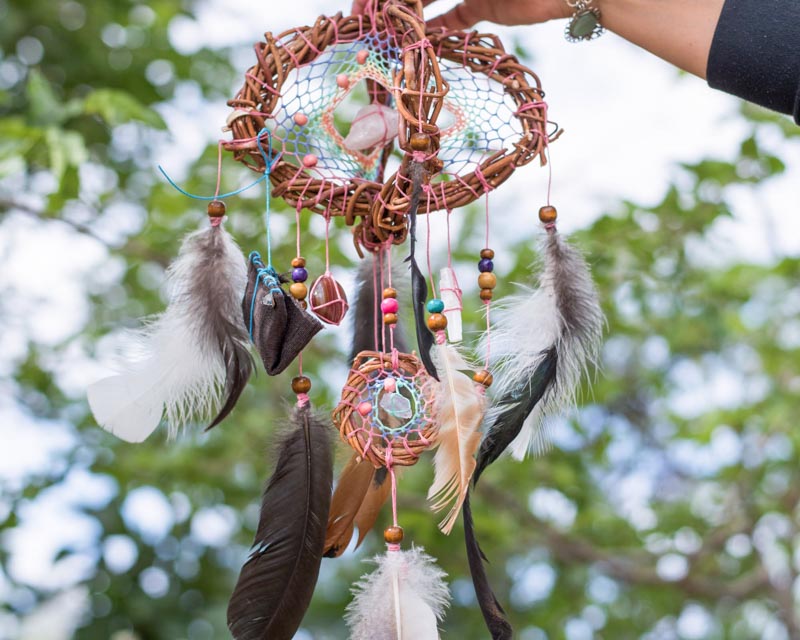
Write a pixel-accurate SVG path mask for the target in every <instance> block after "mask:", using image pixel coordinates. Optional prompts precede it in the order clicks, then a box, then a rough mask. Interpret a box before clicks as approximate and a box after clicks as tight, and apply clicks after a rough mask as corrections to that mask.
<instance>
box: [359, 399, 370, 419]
mask: <svg viewBox="0 0 800 640" xmlns="http://www.w3.org/2000/svg"><path fill="white" fill-rule="evenodd" d="M358 413H359V414H360V415H362V416H363V417H365V418H366V417H367V416H368V415H369V414H370V413H372V403H371V402H362V403H361V404H360V405H358Z"/></svg>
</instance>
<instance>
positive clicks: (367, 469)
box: [324, 454, 375, 558]
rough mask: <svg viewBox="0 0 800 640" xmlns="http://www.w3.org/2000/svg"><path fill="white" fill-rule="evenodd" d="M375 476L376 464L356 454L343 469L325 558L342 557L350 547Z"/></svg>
mask: <svg viewBox="0 0 800 640" xmlns="http://www.w3.org/2000/svg"><path fill="white" fill-rule="evenodd" d="M374 475H375V467H373V466H372V463H371V462H369V461H367V460H363V459H361V458H360V457H359V456H358V455H357V454H353V457H352V458H350V461H349V462H348V463H347V465H346V466H345V468H344V469H343V470H342V474H341V475H340V476H339V481H338V482H337V483H336V491H334V492H333V498H332V499H331V511H330V515H329V516H328V529H327V532H326V534H325V552H324V553H325V557H327V558H338V557H339V556H340V555H342V554H343V553H344V551H345V549H347V545H349V544H350V540H351V539H352V537H353V531H354V529H355V519H356V516H357V515H358V512H359V510H360V509H361V505H362V503H363V502H364V496H366V495H367V492H368V491H369V488H370V485H371V484H372V478H373V476H374Z"/></svg>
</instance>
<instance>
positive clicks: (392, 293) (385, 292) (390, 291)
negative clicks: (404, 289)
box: [383, 287, 397, 300]
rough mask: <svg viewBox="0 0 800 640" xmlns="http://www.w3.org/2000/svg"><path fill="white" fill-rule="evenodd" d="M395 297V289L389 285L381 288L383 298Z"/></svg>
mask: <svg viewBox="0 0 800 640" xmlns="http://www.w3.org/2000/svg"><path fill="white" fill-rule="evenodd" d="M396 297H397V289H392V288H391V287H386V288H385V289H384V290H383V299H384V300H386V298H396Z"/></svg>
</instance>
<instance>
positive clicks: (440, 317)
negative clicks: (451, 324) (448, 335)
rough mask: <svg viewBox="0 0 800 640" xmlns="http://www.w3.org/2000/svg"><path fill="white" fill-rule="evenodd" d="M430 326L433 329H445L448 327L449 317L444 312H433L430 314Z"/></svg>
mask: <svg viewBox="0 0 800 640" xmlns="http://www.w3.org/2000/svg"><path fill="white" fill-rule="evenodd" d="M428 328H429V329H430V330H431V331H444V330H445V329H446V328H447V318H446V317H445V316H444V314H442V313H432V314H431V315H429V316H428Z"/></svg>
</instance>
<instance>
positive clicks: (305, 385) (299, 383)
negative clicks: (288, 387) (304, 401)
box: [292, 376, 311, 393]
mask: <svg viewBox="0 0 800 640" xmlns="http://www.w3.org/2000/svg"><path fill="white" fill-rule="evenodd" d="M292 391H294V392H295V393H308V392H309V391H311V380H310V379H308V378H306V377H305V376H297V377H296V378H292Z"/></svg>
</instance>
